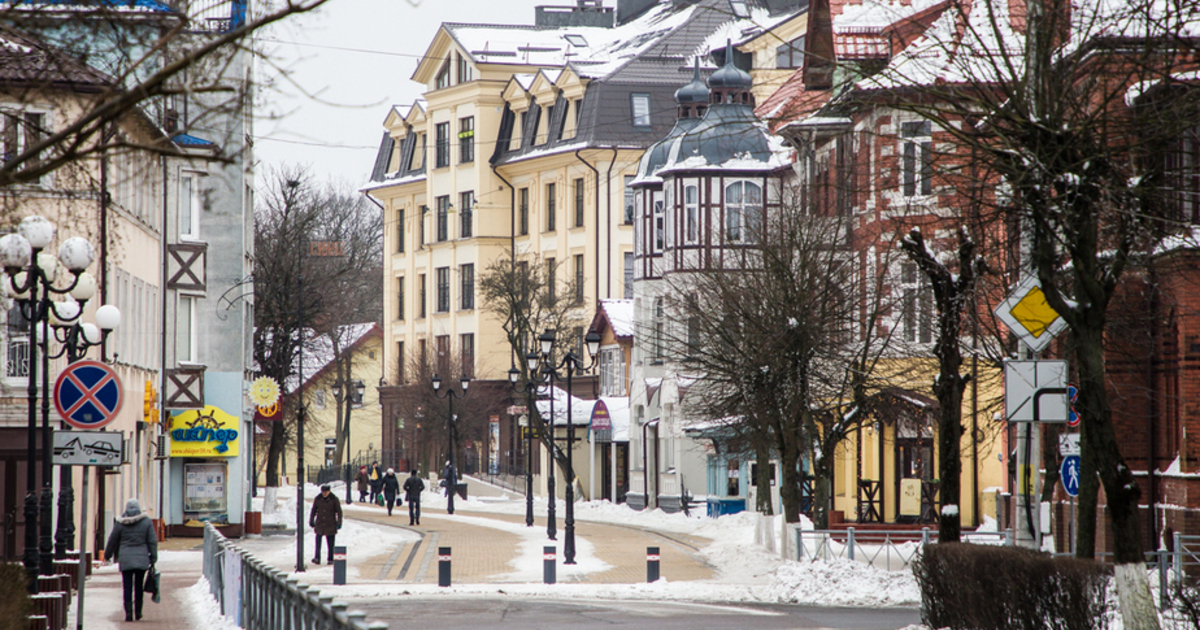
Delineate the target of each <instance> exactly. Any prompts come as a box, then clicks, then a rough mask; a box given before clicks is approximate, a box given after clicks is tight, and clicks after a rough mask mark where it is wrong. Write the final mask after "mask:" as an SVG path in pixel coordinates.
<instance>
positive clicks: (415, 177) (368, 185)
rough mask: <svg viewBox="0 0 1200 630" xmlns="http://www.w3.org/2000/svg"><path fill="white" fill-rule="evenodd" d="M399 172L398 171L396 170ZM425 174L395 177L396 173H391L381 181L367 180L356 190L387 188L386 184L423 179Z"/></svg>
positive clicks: (400, 183)
mask: <svg viewBox="0 0 1200 630" xmlns="http://www.w3.org/2000/svg"><path fill="white" fill-rule="evenodd" d="M397 172H399V171H397ZM425 177H426V175H425V172H424V171H422V172H419V173H412V174H410V175H405V176H404V177H396V173H392V174H391V175H389V176H388V177H387V178H385V179H384V180H383V181H381V182H367V183H365V184H363V185H362V186H359V187H358V192H364V193H365V192H371V191H372V190H376V189H378V188H387V187H388V186H400V185H403V184H411V183H413V182H419V181H423V180H424V179H425Z"/></svg>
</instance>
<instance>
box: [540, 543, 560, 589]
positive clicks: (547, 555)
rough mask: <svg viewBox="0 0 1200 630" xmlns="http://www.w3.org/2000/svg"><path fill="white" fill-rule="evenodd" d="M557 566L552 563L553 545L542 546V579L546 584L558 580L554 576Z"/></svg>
mask: <svg viewBox="0 0 1200 630" xmlns="http://www.w3.org/2000/svg"><path fill="white" fill-rule="evenodd" d="M556 572H557V568H556V565H555V564H554V545H547V546H545V547H542V581H544V582H545V583H546V584H554V583H555V582H557V581H558V579H557V576H556Z"/></svg>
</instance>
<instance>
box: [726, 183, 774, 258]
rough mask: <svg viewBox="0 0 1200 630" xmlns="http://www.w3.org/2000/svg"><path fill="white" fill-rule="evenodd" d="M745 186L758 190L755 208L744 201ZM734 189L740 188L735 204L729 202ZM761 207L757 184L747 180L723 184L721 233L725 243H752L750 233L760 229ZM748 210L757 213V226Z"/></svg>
mask: <svg viewBox="0 0 1200 630" xmlns="http://www.w3.org/2000/svg"><path fill="white" fill-rule="evenodd" d="M747 186H753V187H754V188H755V189H757V190H758V203H757V206H756V205H755V204H754V203H753V202H747V201H746V192H747ZM735 187H740V188H739V193H740V196H739V201H738V202H737V203H734V202H731V201H730V196H731V195H730V191H731V190H733V189H734V188H735ZM763 207H764V206H763V189H762V185H761V184H759V183H758V182H756V181H753V180H749V179H738V180H734V181H731V182H729V183H727V184H725V225H724V226H722V231H721V233H722V234H723V235H724V237H725V242H727V243H747V242H752V240H753V239H752V238H751V236H752V235H751V234H750V232H751V231H753V230H760V229H761V228H762V217H763V213H764V211H763ZM748 210H756V211H757V216H758V221H757V226H756V225H755V221H754V220H753V219H752V214H751V212H748Z"/></svg>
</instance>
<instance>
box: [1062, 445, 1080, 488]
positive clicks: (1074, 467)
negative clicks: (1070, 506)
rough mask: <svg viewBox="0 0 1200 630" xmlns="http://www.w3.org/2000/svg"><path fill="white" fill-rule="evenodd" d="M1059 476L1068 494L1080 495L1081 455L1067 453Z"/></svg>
mask: <svg viewBox="0 0 1200 630" xmlns="http://www.w3.org/2000/svg"><path fill="white" fill-rule="evenodd" d="M1058 478H1059V479H1060V480H1061V481H1062V486H1063V490H1066V491H1067V494H1069V495H1071V496H1073V497H1077V496H1079V456H1078V455H1067V456H1066V457H1064V458H1063V461H1062V468H1060V469H1059V470H1058Z"/></svg>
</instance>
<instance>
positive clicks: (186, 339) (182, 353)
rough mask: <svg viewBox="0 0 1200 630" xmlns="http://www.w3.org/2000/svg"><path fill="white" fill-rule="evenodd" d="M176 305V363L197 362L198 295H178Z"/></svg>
mask: <svg viewBox="0 0 1200 630" xmlns="http://www.w3.org/2000/svg"><path fill="white" fill-rule="evenodd" d="M177 299H178V302H177V303H176V306H175V314H176V316H175V321H176V322H178V324H177V325H176V327H175V363H176V364H179V363H183V362H185V361H186V362H193V363H195V362H196V297H195V296H192V295H180V296H177Z"/></svg>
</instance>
